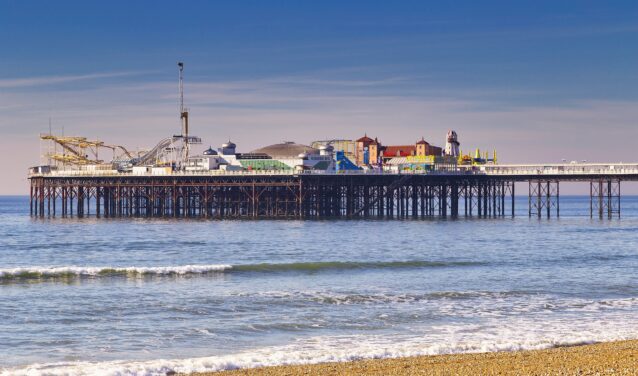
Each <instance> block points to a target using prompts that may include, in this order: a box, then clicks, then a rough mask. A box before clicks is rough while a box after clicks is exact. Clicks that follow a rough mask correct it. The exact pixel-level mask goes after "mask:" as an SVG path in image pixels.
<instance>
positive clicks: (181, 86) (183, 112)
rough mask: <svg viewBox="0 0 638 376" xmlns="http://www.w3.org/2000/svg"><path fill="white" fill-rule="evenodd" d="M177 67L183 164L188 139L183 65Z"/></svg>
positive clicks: (185, 158) (186, 153)
mask: <svg viewBox="0 0 638 376" xmlns="http://www.w3.org/2000/svg"><path fill="white" fill-rule="evenodd" d="M177 66H178V67H179V114H180V119H181V122H182V135H181V136H182V144H183V150H182V160H181V163H182V164H185V163H186V161H187V160H188V153H189V139H188V110H187V109H185V108H184V63H183V62H181V61H180V62H178V63H177Z"/></svg>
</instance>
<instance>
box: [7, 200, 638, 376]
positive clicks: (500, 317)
mask: <svg viewBox="0 0 638 376" xmlns="http://www.w3.org/2000/svg"><path fill="white" fill-rule="evenodd" d="M517 201H518V202H517V205H516V207H517V215H516V216H515V217H514V218H512V217H511V216H506V217H501V218H492V219H488V218H485V219H478V218H462V217H461V218H458V219H451V218H447V219H441V218H437V219H406V220H398V219H392V220H368V219H357V220H347V219H339V220H200V219H146V218H138V219H131V218H119V219H105V218H95V217H87V218H59V217H58V218H32V217H30V216H29V210H28V209H29V208H28V198H27V197H6V196H5V197H0V374H2V375H165V374H170V373H172V372H194V371H215V370H228V369H236V368H248V367H259V366H270V365H283V364H304V363H318V362H328V361H330V362H331V361H350V360H356V359H369V358H390V357H402V356H412V355H430V354H450V353H467V352H488V351H510V350H525V349H545V348H551V347H555V346H565V345H577V344H587V343H593V342H599V341H614V340H624V339H633V338H638V197H634V196H624V197H623V198H622V216H621V218H613V219H607V218H605V219H599V218H597V217H595V218H590V216H589V198H588V197H586V196H585V197H580V196H563V197H561V202H560V204H561V207H560V209H561V216H560V218H556V217H552V218H549V219H547V218H541V219H539V218H536V217H533V218H530V217H528V213H527V197H519V198H517Z"/></svg>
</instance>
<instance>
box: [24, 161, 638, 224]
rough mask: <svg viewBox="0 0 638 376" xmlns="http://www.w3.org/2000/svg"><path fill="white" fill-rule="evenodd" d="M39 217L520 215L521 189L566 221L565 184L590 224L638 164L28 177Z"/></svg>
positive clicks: (615, 202)
mask: <svg viewBox="0 0 638 376" xmlns="http://www.w3.org/2000/svg"><path fill="white" fill-rule="evenodd" d="M29 180H30V210H31V215H32V216H36V217H45V216H58V215H59V216H63V217H66V216H78V217H85V216H89V215H95V216H98V217H108V218H111V217H201V218H300V219H304V218H409V217H410V218H425V217H452V218H456V217H460V216H465V217H481V218H493V217H504V216H514V214H515V204H516V203H515V200H514V197H515V193H516V192H515V183H517V182H518V183H520V182H523V183H527V185H528V192H527V193H528V198H529V200H528V214H529V216H530V217H539V218H540V217H547V218H550V217H553V216H556V217H558V216H560V183H562V182H581V183H583V184H588V185H589V191H590V205H589V213H590V215H591V216H592V217H599V218H614V217H619V216H620V214H621V210H620V209H621V206H620V199H621V191H620V185H621V182H626V181H638V164H622V163H618V164H548V165H484V166H459V168H458V169H457V170H455V171H440V172H438V171H431V172H427V173H397V174H391V173H387V172H380V171H373V170H370V171H343V172H342V173H334V172H333V173H316V172H313V173H308V172H306V173H304V172H297V173H295V172H285V171H284V172H282V171H272V172H268V171H260V172H256V171H237V172H222V171H210V172H205V173H187V172H174V173H171V174H167V175H150V174H146V175H132V174H126V173H108V172H99V171H98V172H88V171H55V172H48V173H39V172H32V173H31V174H30V176H29Z"/></svg>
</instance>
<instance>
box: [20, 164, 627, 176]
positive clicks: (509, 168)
mask: <svg viewBox="0 0 638 376" xmlns="http://www.w3.org/2000/svg"><path fill="white" fill-rule="evenodd" d="M282 175H283V176H296V175H496V176H533V175H538V176H544V175H565V176H574V175H583V176H585V175H638V163H587V164H585V163H577V164H573V163H569V164H507V165H498V164H496V165H482V166H462V165H461V166H458V168H457V169H456V170H448V169H444V170H432V171H426V170H398V171H383V170H379V169H364V170H341V171H323V170H305V171H295V170H252V171H246V170H242V171H227V170H210V171H173V172H171V173H153V172H146V173H132V172H121V171H118V170H51V171H50V172H47V173H32V174H30V175H29V177H44V176H52V177H82V176H85V177H92V176H146V177H149V176H282Z"/></svg>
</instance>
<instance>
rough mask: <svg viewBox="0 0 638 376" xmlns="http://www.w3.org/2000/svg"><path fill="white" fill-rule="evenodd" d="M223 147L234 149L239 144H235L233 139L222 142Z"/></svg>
mask: <svg viewBox="0 0 638 376" xmlns="http://www.w3.org/2000/svg"><path fill="white" fill-rule="evenodd" d="M222 147H223V148H225V149H234V148H236V147H237V145H235V144H234V143H233V142H232V141H231V140H228V142H226V143H224V144H222Z"/></svg>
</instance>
